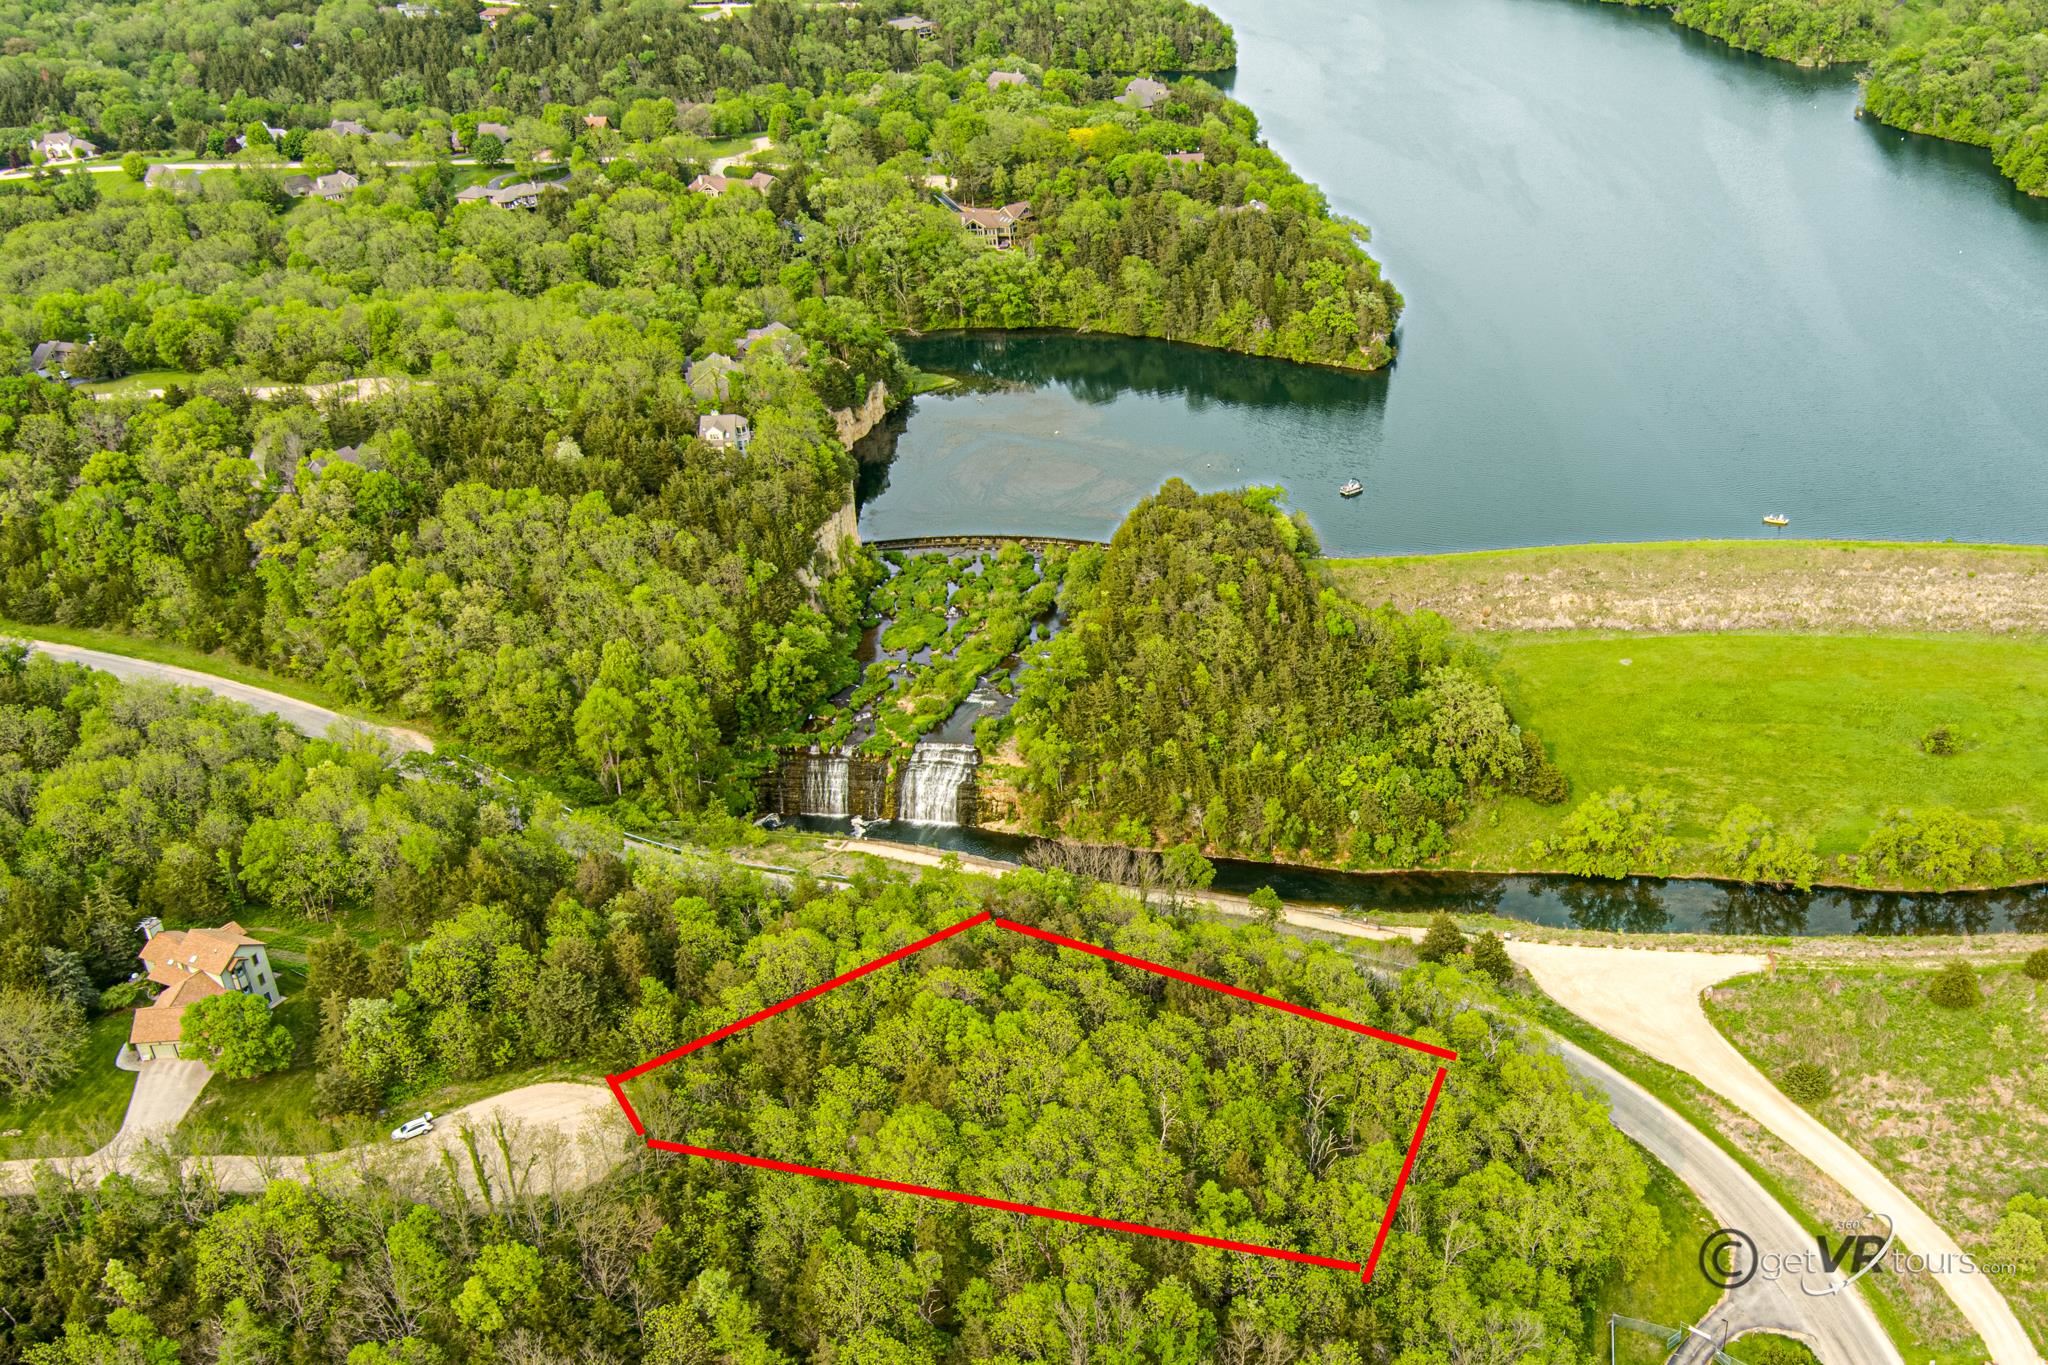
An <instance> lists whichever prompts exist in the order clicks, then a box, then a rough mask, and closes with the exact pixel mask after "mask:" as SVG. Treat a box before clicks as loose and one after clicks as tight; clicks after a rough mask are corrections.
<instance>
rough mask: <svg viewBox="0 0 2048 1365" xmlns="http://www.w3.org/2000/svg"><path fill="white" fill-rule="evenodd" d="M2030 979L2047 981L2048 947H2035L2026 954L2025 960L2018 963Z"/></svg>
mask: <svg viewBox="0 0 2048 1365" xmlns="http://www.w3.org/2000/svg"><path fill="white" fill-rule="evenodd" d="M2020 970H2021V971H2023V972H2025V973H2026V974H2027V976H2028V978H2029V979H2030V980H2034V981H2048V948H2036V949H2034V951H2033V952H2031V953H2028V954H2027V960H2026V961H2025V962H2023V963H2021V964H2020Z"/></svg>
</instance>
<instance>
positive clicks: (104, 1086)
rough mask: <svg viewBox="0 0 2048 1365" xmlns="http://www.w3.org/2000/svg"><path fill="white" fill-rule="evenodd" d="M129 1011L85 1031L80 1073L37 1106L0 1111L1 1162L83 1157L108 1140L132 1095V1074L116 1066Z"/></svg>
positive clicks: (125, 1037)
mask: <svg viewBox="0 0 2048 1365" xmlns="http://www.w3.org/2000/svg"><path fill="white" fill-rule="evenodd" d="M129 1017H130V1011H128V1010H119V1011H116V1012H115V1013H113V1014H105V1015H101V1016H100V1017H99V1018H98V1019H95V1020H93V1021H92V1023H91V1024H90V1025H88V1026H87V1029H86V1042H85V1046H84V1047H83V1048H82V1049H81V1050H80V1051H79V1054H78V1070H77V1072H76V1073H74V1074H73V1075H72V1077H71V1079H70V1080H68V1081H66V1082H64V1084H62V1085H60V1086H58V1087H57V1088H56V1089H55V1090H53V1091H51V1092H50V1093H49V1094H48V1095H45V1096H44V1097H43V1098H42V1099H40V1100H34V1101H30V1102H28V1103H12V1104H4V1105H0V1133H15V1134H17V1136H14V1137H0V1159H9V1160H11V1159H13V1158H16V1157H46V1156H84V1155H85V1154H86V1153H88V1152H96V1151H98V1150H99V1149H100V1148H101V1147H104V1146H105V1145H106V1144H107V1143H108V1142H109V1141H110V1140H112V1138H113V1136H114V1134H115V1133H117V1132H119V1131H120V1129H121V1120H122V1118H123V1117H125V1116H126V1115H127V1113H128V1097H129V1096H131V1095H133V1094H134V1093H135V1073H134V1072H132V1071H123V1070H121V1069H120V1068H119V1067H117V1066H115V1065H114V1055H115V1054H116V1053H118V1052H119V1051H120V1050H121V1044H123V1043H125V1042H127V1041H128V1027H129Z"/></svg>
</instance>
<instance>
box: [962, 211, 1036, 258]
mask: <svg viewBox="0 0 2048 1365" xmlns="http://www.w3.org/2000/svg"><path fill="white" fill-rule="evenodd" d="M959 213H960V225H961V226H962V227H964V228H966V229H967V230H968V231H969V232H972V233H973V234H974V235H975V236H977V237H979V238H981V240H982V241H984V242H987V243H988V244H989V245H991V246H995V247H1006V246H1009V245H1011V244H1012V243H1013V242H1015V241H1016V240H1017V228H1018V225H1019V224H1021V223H1022V222H1023V221H1024V220H1025V219H1027V218H1029V217H1030V216H1031V205H1029V204H1028V203H1025V202H1024V201H1023V200H1021V199H1020V200H1018V201H1017V202H1016V203H1014V204H1005V205H1003V206H1002V207H1001V208H999V209H972V208H967V207H965V206H961V207H960V209H959Z"/></svg>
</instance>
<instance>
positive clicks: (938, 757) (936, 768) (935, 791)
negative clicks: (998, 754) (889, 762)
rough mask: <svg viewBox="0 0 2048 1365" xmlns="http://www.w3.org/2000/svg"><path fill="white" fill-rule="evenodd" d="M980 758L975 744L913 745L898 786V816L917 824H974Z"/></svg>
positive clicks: (933, 743) (933, 742) (927, 743)
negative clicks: (974, 803) (975, 779)
mask: <svg viewBox="0 0 2048 1365" xmlns="http://www.w3.org/2000/svg"><path fill="white" fill-rule="evenodd" d="M980 761H981V759H980V755H979V754H977V753H976V752H975V749H974V746H973V745H972V744H943V743H938V742H936V741H931V740H927V741H926V742H924V743H922V744H917V745H913V746H912V747H911V750H910V757H909V758H907V759H905V760H904V761H903V776H902V778H901V780H900V781H899V782H898V784H897V787H896V818H897V819H899V820H903V821H906V822H908V823H910V824H913V825H966V824H972V823H973V811H972V809H971V801H972V793H973V782H974V767H975V764H977V763H979V762H980Z"/></svg>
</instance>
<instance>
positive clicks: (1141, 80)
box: [1117, 76, 1173, 109]
mask: <svg viewBox="0 0 2048 1365" xmlns="http://www.w3.org/2000/svg"><path fill="white" fill-rule="evenodd" d="M1171 94H1173V91H1171V90H1169V89H1168V88H1167V87H1166V86H1164V85H1161V84H1160V83H1159V82H1158V81H1155V80H1153V79H1152V78H1151V77H1149V76H1133V77H1132V78H1131V83H1130V84H1129V85H1127V86H1125V87H1124V92H1123V94H1121V95H1119V96H1117V99H1118V100H1119V101H1121V102H1122V103H1124V104H1128V105H1130V106H1131V107H1132V108H1133V109H1150V108H1151V107H1152V106H1153V105H1155V104H1158V103H1159V102H1160V101H1162V100H1164V99H1166V98H1167V97H1168V96H1169V95H1171Z"/></svg>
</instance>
